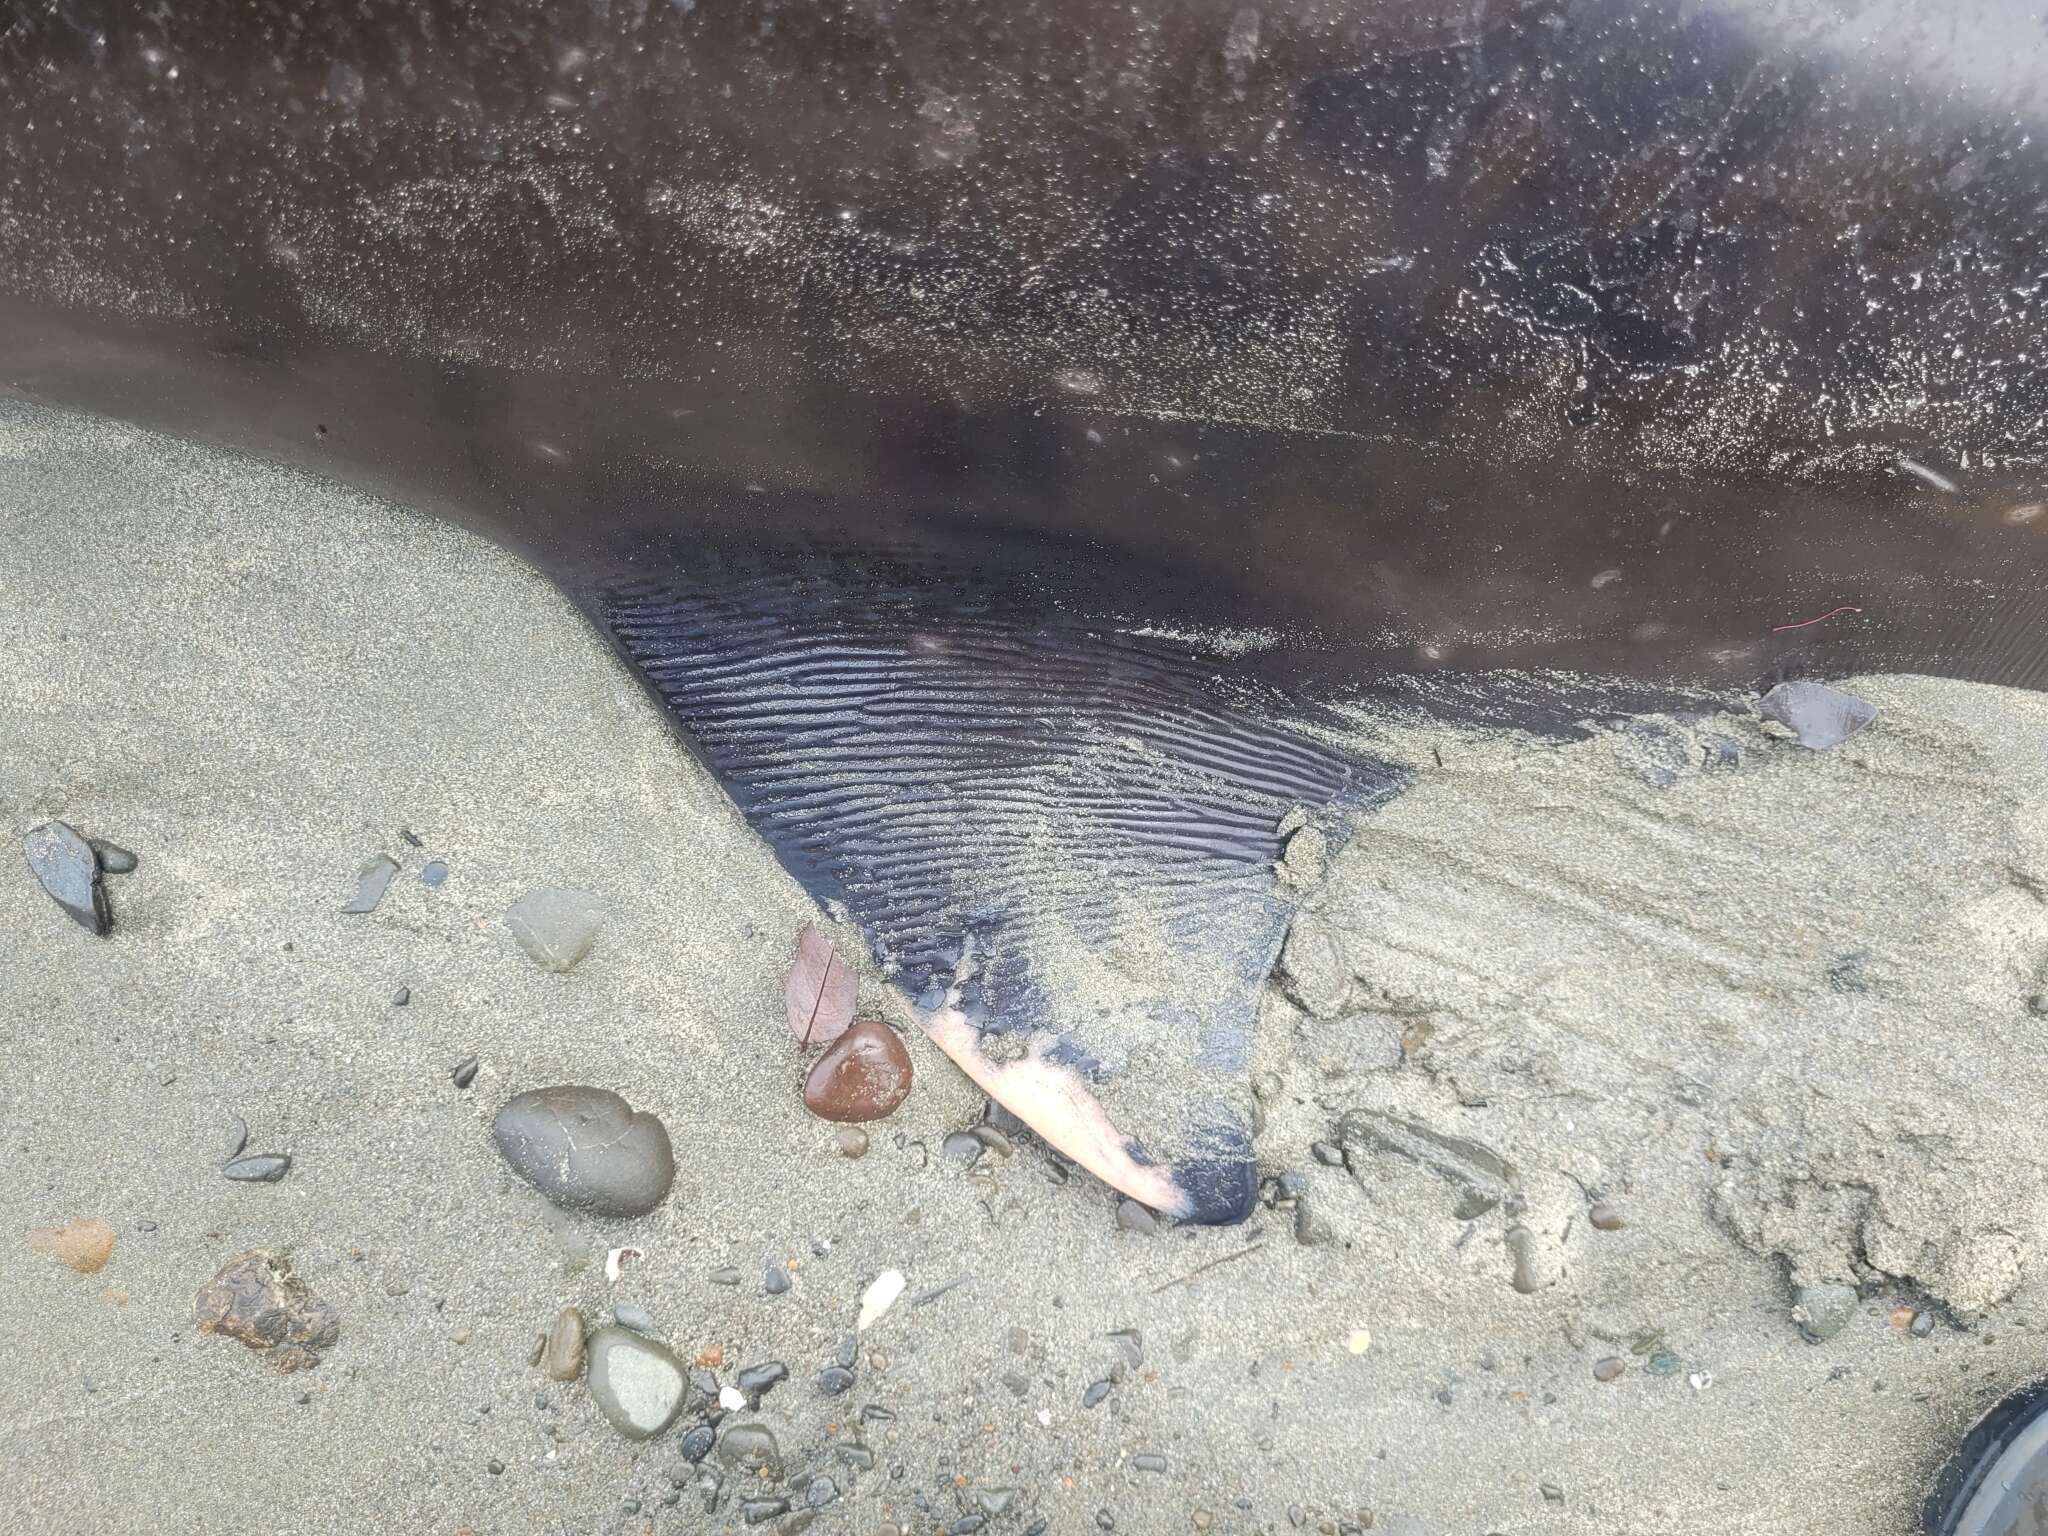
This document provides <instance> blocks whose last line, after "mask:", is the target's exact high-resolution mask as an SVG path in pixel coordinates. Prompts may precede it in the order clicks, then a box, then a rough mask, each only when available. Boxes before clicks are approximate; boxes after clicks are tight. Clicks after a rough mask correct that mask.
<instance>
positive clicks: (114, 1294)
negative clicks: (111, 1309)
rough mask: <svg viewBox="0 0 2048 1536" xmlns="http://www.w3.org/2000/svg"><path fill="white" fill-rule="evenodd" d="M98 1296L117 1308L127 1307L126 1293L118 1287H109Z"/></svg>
mask: <svg viewBox="0 0 2048 1536" xmlns="http://www.w3.org/2000/svg"><path fill="white" fill-rule="evenodd" d="M100 1294H101V1295H102V1296H104V1297H106V1299H107V1300H108V1301H111V1302H112V1303H113V1304H114V1305H115V1306H117V1307H125V1306H127V1305H128V1293H127V1292H126V1291H124V1290H122V1289H121V1288H120V1287H119V1286H118V1285H110V1286H108V1287H107V1288H106V1289H105V1290H104V1291H101V1292H100Z"/></svg>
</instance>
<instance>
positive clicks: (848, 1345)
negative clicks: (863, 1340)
mask: <svg viewBox="0 0 2048 1536" xmlns="http://www.w3.org/2000/svg"><path fill="white" fill-rule="evenodd" d="M859 1358H860V1340H859V1338H857V1337H856V1336H855V1335H853V1334H850V1333H848V1334H843V1335H841V1336H840V1340H839V1348H838V1349H837V1350H836V1351H834V1353H833V1359H834V1360H835V1361H836V1362H837V1363H838V1364H840V1365H843V1366H845V1367H846V1368H847V1369H848V1370H849V1371H850V1370H852V1369H853V1362H854V1361H855V1360H857V1359H859Z"/></svg>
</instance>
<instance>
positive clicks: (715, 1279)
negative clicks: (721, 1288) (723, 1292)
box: [711, 1264, 740, 1285]
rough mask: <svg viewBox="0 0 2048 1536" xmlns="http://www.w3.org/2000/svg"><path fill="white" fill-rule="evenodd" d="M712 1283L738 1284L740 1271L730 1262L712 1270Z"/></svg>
mask: <svg viewBox="0 0 2048 1536" xmlns="http://www.w3.org/2000/svg"><path fill="white" fill-rule="evenodd" d="M711 1283H712V1284H713V1285H738V1284H739V1283H740V1272H739V1271H738V1270H737V1269H735V1268H734V1267H733V1266H732V1265H730V1264H725V1265H721V1266H720V1267H719V1268H717V1269H714V1270H713V1271H711Z"/></svg>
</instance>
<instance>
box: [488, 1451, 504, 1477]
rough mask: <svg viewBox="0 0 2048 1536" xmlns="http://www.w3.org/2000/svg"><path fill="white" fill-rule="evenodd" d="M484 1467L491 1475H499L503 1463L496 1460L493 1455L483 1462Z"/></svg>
mask: <svg viewBox="0 0 2048 1536" xmlns="http://www.w3.org/2000/svg"><path fill="white" fill-rule="evenodd" d="M484 1467H485V1469H486V1470H487V1471H488V1472H489V1473H490V1474H491V1476H493V1477H498V1476H501V1475H502V1474H503V1473H504V1471H505V1463H503V1462H502V1461H500V1460H498V1458H497V1457H495V1456H493V1457H492V1458H491V1459H490V1460H489V1461H487V1462H485V1463H484Z"/></svg>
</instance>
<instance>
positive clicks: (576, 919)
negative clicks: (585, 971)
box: [505, 890, 604, 971]
mask: <svg viewBox="0 0 2048 1536" xmlns="http://www.w3.org/2000/svg"><path fill="white" fill-rule="evenodd" d="M505 924H506V926H507V927H509V928H510V929H511V930H512V937H513V938H515V939H517V940H518V941H519V947H520V948H521V949H523V950H525V951H526V953H527V955H528V956H529V957H530V958H531V959H532V961H533V963H534V964H535V965H538V966H539V967H541V969H543V970H548V971H567V970H570V969H572V968H573V967H574V966H575V965H576V963H577V962H578V961H580V960H581V959H582V958H583V957H584V956H585V955H587V954H589V953H590V946H591V945H592V944H594V943H596V942H597V931H598V929H599V928H601V927H603V926H604V913H603V911H602V910H601V909H600V908H599V907H598V905H597V903H596V902H595V901H594V900H592V899H591V898H590V897H588V896H586V895H584V894H583V893H582V892H581V891H559V890H539V891H529V892H528V893H527V894H526V895H524V896H522V897H520V898H519V899H518V900H517V901H515V902H514V903H512V906H511V908H510V910H509V911H507V912H506V913H505Z"/></svg>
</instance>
